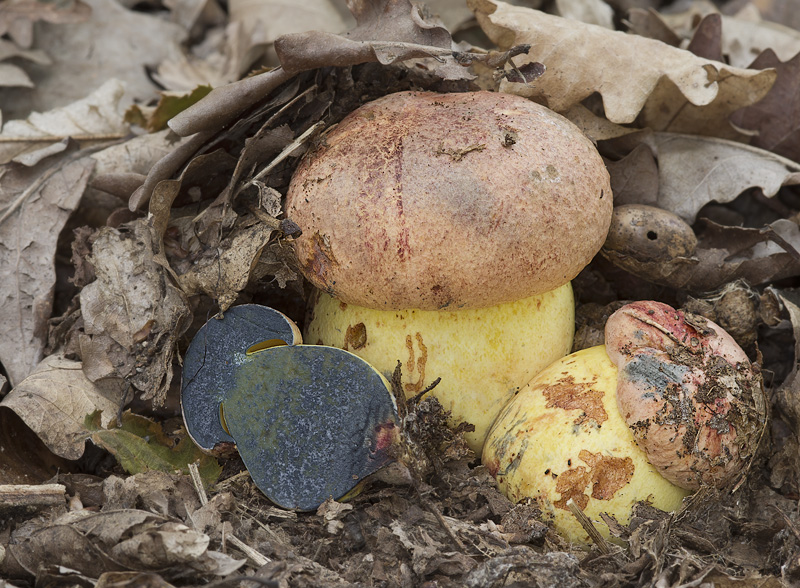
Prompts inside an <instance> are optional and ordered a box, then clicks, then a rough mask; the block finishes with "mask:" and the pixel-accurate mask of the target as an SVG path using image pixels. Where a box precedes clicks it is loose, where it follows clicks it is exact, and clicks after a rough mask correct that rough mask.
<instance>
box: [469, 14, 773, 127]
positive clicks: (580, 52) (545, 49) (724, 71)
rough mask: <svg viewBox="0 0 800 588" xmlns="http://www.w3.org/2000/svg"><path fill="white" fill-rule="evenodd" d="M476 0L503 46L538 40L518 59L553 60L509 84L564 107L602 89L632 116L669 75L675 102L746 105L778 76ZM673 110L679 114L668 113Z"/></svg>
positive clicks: (609, 110)
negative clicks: (526, 80) (531, 78)
mask: <svg viewBox="0 0 800 588" xmlns="http://www.w3.org/2000/svg"><path fill="white" fill-rule="evenodd" d="M470 1H471V5H472V6H473V8H474V9H476V10H477V17H478V21H479V23H480V24H481V27H482V28H483V29H484V31H485V32H486V33H487V34H488V35H489V37H490V38H491V39H492V40H493V41H494V42H495V43H497V44H499V45H500V46H501V47H503V48H507V47H511V46H512V45H515V44H522V43H531V44H532V46H533V47H532V49H531V51H530V53H529V54H528V55H527V56H524V57H523V56H520V57H519V58H516V59H515V61H516V62H517V63H524V62H526V61H539V62H542V63H544V64H545V65H546V66H547V67H548V69H547V73H545V75H543V76H542V77H541V78H539V79H538V80H537V81H536V83H535V84H533V85H532V86H531V87H528V86H525V85H522V84H514V83H509V82H506V83H503V84H502V85H501V90H502V91H504V92H510V93H515V94H519V95H522V96H526V97H528V98H532V99H534V100H536V101H537V102H542V103H544V104H546V105H547V106H549V107H550V108H552V109H553V110H556V111H559V112H564V111H566V110H568V109H569V108H570V107H572V106H574V105H575V104H577V103H579V102H581V101H582V100H584V99H585V98H587V97H588V96H590V95H591V94H592V93H594V92H598V93H599V94H600V95H601V97H602V99H603V106H604V108H605V114H606V117H607V118H608V119H609V120H610V121H612V122H615V123H619V124H625V123H632V122H634V121H635V120H636V118H637V116H638V115H639V113H640V112H641V111H642V109H643V108H644V107H645V104H646V103H647V102H648V99H650V98H651V94H653V92H654V91H655V90H656V88H657V85H658V84H659V82H661V81H662V80H665V81H669V83H670V84H672V85H673V86H674V87H675V88H677V89H678V91H679V95H678V97H679V98H680V99H681V101H680V102H679V103H678V104H674V103H671V104H669V106H670V108H673V107H674V108H675V109H680V108H681V107H682V105H684V104H686V103H689V104H693V105H695V106H707V105H712V104H714V103H715V102H716V103H717V105H723V104H724V107H725V108H730V107H731V106H732V105H736V106H737V107H744V106H748V105H749V104H752V103H753V102H755V101H756V100H758V99H759V98H761V97H762V96H763V95H764V94H765V93H766V92H767V91H768V90H769V88H770V86H771V85H772V83H773V82H774V79H775V73H774V72H773V71H769V70H767V71H762V72H755V71H750V70H744V69H738V68H732V67H729V66H727V65H725V64H723V63H718V62H713V61H709V60H706V59H701V58H699V57H696V56H694V55H692V54H691V53H689V52H688V51H684V50H681V49H676V48H675V47H670V46H669V45H665V44H664V43H661V42H659V41H655V40H653V39H645V38H642V37H638V36H636V35H628V34H625V33H621V32H616V31H609V30H607V29H604V28H602V27H598V26H594V25H587V24H583V23H579V22H576V21H571V20H567V19H564V18H560V17H557V16H552V15H549V14H545V13H543V12H539V11H537V10H530V9H527V8H522V7H518V6H512V5H509V4H506V3H504V2H499V1H497V2H495V1H492V0H470ZM722 82H725V83H722ZM734 82H735V83H734ZM742 86H743V87H742ZM665 98H666V96H664V97H663V98H662V97H659V99H658V100H656V101H652V100H651V103H650V104H649V106H650V108H651V109H657V107H658V106H660V105H663V104H664V99H665ZM669 98H670V99H672V98H673V97H672V96H669ZM718 108H721V106H718ZM713 114H717V113H716V112H713ZM653 118H654V117H653ZM673 118H674V114H673V115H672V116H671V117H670V118H669V119H667V121H668V122H672V120H673ZM723 122H724V121H723ZM718 124H719V123H718Z"/></svg>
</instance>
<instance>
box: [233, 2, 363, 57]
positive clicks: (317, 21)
mask: <svg viewBox="0 0 800 588" xmlns="http://www.w3.org/2000/svg"><path fill="white" fill-rule="evenodd" d="M228 6H229V10H230V22H232V23H236V24H240V25H241V27H242V30H241V31H240V35H243V36H244V38H246V39H248V40H249V45H250V46H249V47H248V48H247V49H248V51H247V52H249V53H250V54H251V59H249V60H248V61H250V62H251V63H252V58H254V57H257V54H256V52H257V51H258V50H259V49H260V50H263V49H264V47H265V46H266V45H267V44H270V43H272V42H273V41H275V39H277V38H278V37H280V36H281V35H287V34H291V33H302V32H305V31H325V32H329V33H341V32H343V31H345V30H347V29H348V28H349V26H350V25H351V23H352V18H349V14H347V13H346V11H345V12H344V13H343V12H341V11H340V10H339V9H337V7H336V4H335V3H334V2H332V1H331V0H297V1H295V2H290V3H287V2H285V1H282V0H230V2H229V3H228Z"/></svg>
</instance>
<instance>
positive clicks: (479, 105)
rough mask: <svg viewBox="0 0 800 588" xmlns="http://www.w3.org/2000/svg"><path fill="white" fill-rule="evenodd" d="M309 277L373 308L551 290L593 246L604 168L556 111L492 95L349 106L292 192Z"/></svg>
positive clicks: (601, 234)
mask: <svg viewBox="0 0 800 588" xmlns="http://www.w3.org/2000/svg"><path fill="white" fill-rule="evenodd" d="M286 213H287V216H288V218H290V219H291V220H293V221H294V222H296V223H297V224H298V225H299V226H300V228H301V229H302V231H303V234H302V236H300V237H299V238H298V239H297V240H296V241H295V242H294V243H295V245H294V246H295V250H296V252H297V257H298V259H299V261H300V266H301V268H302V271H303V273H304V275H305V276H306V278H308V280H309V281H311V282H312V283H313V284H314V285H315V286H317V287H318V288H320V289H322V290H325V291H326V292H328V293H329V294H331V295H333V296H335V297H336V298H339V299H341V300H343V301H345V302H348V303H353V304H358V305H360V306H367V307H371V308H377V309H406V308H419V309H425V310H435V309H444V308H446V309H449V310H455V309H459V308H477V307H485V306H493V305H496V304H500V303H505V302H511V301H514V300H519V299H522V298H526V297H529V296H532V295H534V294H539V293H543V292H546V291H549V290H553V289H555V288H557V287H558V286H561V285H563V284H565V283H567V282H568V281H570V280H571V279H572V278H574V277H575V276H576V275H577V274H578V272H580V271H581V269H583V268H584V267H585V266H586V265H587V264H588V263H589V261H590V260H591V259H592V257H593V256H594V255H595V254H596V253H597V251H599V249H600V247H601V246H602V245H603V242H604V240H605V238H606V234H607V232H608V227H609V224H610V222H611V213H612V196H611V188H610V184H609V176H608V173H607V171H606V168H605V166H604V164H603V161H602V159H601V157H600V155H599V154H598V153H597V150H596V149H595V147H594V145H593V144H592V142H591V141H590V140H589V139H587V138H586V137H585V136H584V135H583V134H582V133H581V132H580V130H579V129H578V128H577V127H576V126H575V125H573V124H572V123H570V122H569V121H568V120H567V119H565V118H564V117H562V116H560V115H558V114H556V113H554V112H553V111H551V110H549V109H547V108H545V107H543V106H540V105H539V104H536V103H534V102H532V101H530V100H527V99H525V98H521V97H518V96H513V95H510V94H501V93H493V92H473V93H463V94H435V93H428V92H401V93H397V94H390V95H388V96H385V97H383V98H381V99H379V100H376V101H374V102H370V103H368V104H366V105H364V106H363V107H361V108H359V109H358V110H356V111H354V112H352V113H351V114H350V115H348V116H347V117H346V118H345V119H344V120H343V121H342V122H341V123H340V124H339V125H338V127H336V128H335V129H334V130H332V131H331V132H330V133H329V134H327V135H326V136H325V137H324V138H323V140H322V141H321V144H320V146H319V147H317V148H316V149H315V150H313V151H311V152H310V153H308V154H307V155H306V156H305V158H304V159H303V161H302V162H301V163H300V165H299V166H298V168H297V171H296V173H295V175H294V177H293V179H292V182H291V185H290V187H289V191H288V195H287V206H286Z"/></svg>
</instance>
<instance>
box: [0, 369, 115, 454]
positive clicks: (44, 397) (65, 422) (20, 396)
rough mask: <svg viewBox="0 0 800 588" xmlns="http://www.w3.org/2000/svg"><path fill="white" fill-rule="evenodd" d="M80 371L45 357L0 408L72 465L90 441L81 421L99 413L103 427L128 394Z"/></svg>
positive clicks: (112, 381) (113, 385)
mask: <svg viewBox="0 0 800 588" xmlns="http://www.w3.org/2000/svg"><path fill="white" fill-rule="evenodd" d="M81 368H82V366H81V363H80V362H79V361H70V360H68V359H64V357H63V356H60V355H51V356H49V357H46V358H45V359H44V360H43V361H42V362H41V363H40V364H39V365H38V366H37V367H36V370H35V371H34V372H33V373H32V374H31V375H29V376H28V377H27V378H25V379H24V380H22V382H20V383H19V384H18V385H17V386H16V387H15V388H14V389H13V390H12V391H11V393H10V394H9V395H8V396H6V397H5V398H3V400H2V402H0V406H5V407H6V408H9V409H11V410H13V411H14V412H15V413H17V415H18V416H19V417H20V418H21V419H22V420H23V421H25V424H27V425H28V426H29V427H30V428H31V429H32V430H33V431H34V432H35V433H36V434H37V435H38V436H39V438H40V439H41V440H42V441H44V443H45V444H46V445H47V447H48V448H49V449H50V451H52V452H53V453H55V454H56V455H58V456H60V457H64V458H66V459H73V460H74V459H78V458H79V457H81V456H82V455H83V450H84V445H85V443H86V439H87V437H88V435H89V430H88V429H87V428H86V426H85V425H84V421H85V420H86V417H87V416H88V415H90V414H92V413H93V412H96V411H102V419H103V425H107V424H108V422H109V421H110V420H111V419H112V418H113V417H114V416H115V415H116V414H117V413H118V412H119V410H120V409H121V408H122V405H123V404H124V402H125V391H126V389H127V385H126V384H125V383H124V382H123V381H122V380H119V379H114V378H111V379H108V380H100V381H97V382H90V381H89V380H88V379H87V378H86V376H85V375H84V373H83V370H82V369H81Z"/></svg>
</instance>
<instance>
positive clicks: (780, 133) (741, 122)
mask: <svg viewBox="0 0 800 588" xmlns="http://www.w3.org/2000/svg"><path fill="white" fill-rule="evenodd" d="M799 44H800V43H799ZM798 50H799V51H800V47H799V48H798ZM750 67H751V68H753V69H764V68H767V67H774V68H775V70H776V71H777V72H778V79H777V81H776V82H775V85H774V86H772V89H770V91H769V93H768V94H767V95H766V96H765V97H764V99H763V100H760V101H759V102H757V103H756V104H753V105H752V106H748V107H747V108H744V109H742V110H740V111H738V112H736V113H735V114H734V115H733V117H732V118H731V120H732V121H733V122H734V123H735V124H736V125H738V126H740V127H742V128H744V129H747V130H750V131H756V133H755V134H754V135H753V137H752V138H751V139H750V144H751V145H754V146H755V147H760V148H762V149H767V150H769V151H772V152H773V153H777V154H778V155H782V156H784V157H788V158H789V159H793V160H794V161H800V91H799V90H800V52H798V54H797V55H795V56H794V57H792V58H791V59H789V60H788V61H781V60H780V59H779V58H778V56H777V55H776V54H775V52H774V51H773V50H772V49H767V50H766V51H764V52H763V53H762V54H761V55H759V56H758V57H757V58H756V60H755V61H754V62H753V63H752V64H751V65H750Z"/></svg>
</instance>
